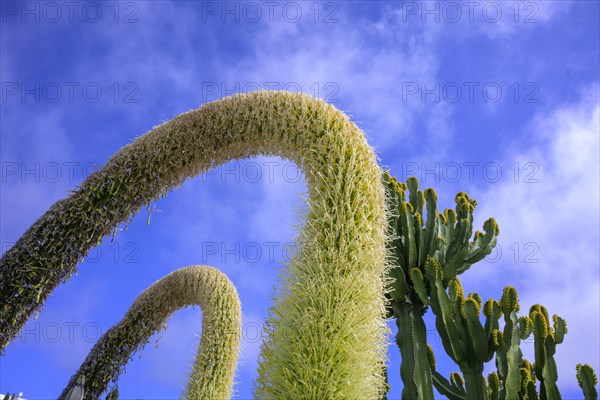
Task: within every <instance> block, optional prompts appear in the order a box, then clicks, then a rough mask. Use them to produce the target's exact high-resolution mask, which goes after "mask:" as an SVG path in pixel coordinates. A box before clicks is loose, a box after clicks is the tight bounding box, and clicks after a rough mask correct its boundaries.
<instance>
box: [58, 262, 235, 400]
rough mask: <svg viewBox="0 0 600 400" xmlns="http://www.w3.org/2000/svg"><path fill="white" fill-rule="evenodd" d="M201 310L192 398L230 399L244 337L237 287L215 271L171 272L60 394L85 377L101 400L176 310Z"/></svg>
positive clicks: (91, 394)
mask: <svg viewBox="0 0 600 400" xmlns="http://www.w3.org/2000/svg"><path fill="white" fill-rule="evenodd" d="M189 305H198V306H200V308H201V309H202V338H201V340H200V345H199V346H198V353H197V355H196V360H195V361H194V366H193V369H192V373H191V376H190V379H189V381H188V386H187V389H186V392H185V397H186V398H187V399H229V398H230V397H231V393H232V387H233V378H234V374H235V367H236V363H237V359H238V355H239V349H240V338H241V306H240V300H239V297H238V294H237V291H236V290H235V286H233V283H231V281H230V280H229V279H228V278H227V277H226V276H225V274H223V273H222V272H221V271H219V270H218V269H216V268H212V267H208V266H191V267H186V268H181V269H178V270H176V271H174V272H171V273H170V274H168V275H167V276H165V277H164V278H162V279H160V280H158V281H156V282H155V283H154V284H153V285H152V286H150V287H149V288H148V289H146V290H144V291H143V292H142V293H141V294H140V295H139V296H138V298H137V299H136V300H135V302H134V303H133V304H132V305H131V307H130V308H129V310H127V313H126V314H125V316H124V317H123V319H122V320H121V322H119V323H118V324H117V325H115V326H114V327H112V328H111V329H109V330H108V331H107V332H106V333H105V334H104V335H102V337H101V338H100V340H98V342H97V343H96V345H95V346H94V348H93V349H92V350H91V351H90V353H89V354H88V356H87V357H86V359H85V361H84V362H83V364H81V367H79V370H78V371H77V373H76V374H75V375H73V377H72V378H71V380H70V381H69V384H68V385H67V387H66V388H65V390H64V391H63V393H62V394H61V397H60V398H61V399H67V398H68V396H67V395H68V393H69V391H70V390H71V388H73V387H75V386H76V385H77V381H78V379H79V378H80V377H82V376H85V381H84V393H85V398H86V399H97V398H99V397H100V395H101V394H102V393H103V392H104V391H105V390H106V388H107V386H108V385H109V383H111V382H112V383H113V384H116V383H117V379H118V378H119V375H120V374H121V372H122V371H123V369H124V367H125V365H126V364H127V362H129V360H130V359H131V358H132V356H133V353H135V352H136V351H137V350H138V349H141V348H142V347H143V346H144V345H145V344H146V343H148V341H149V340H150V337H151V336H152V335H153V334H154V333H156V332H158V331H160V330H161V328H163V327H164V325H165V324H166V320H167V319H168V318H169V317H170V316H171V314H173V313H174V312H175V311H177V310H179V309H181V308H183V307H186V306H189Z"/></svg>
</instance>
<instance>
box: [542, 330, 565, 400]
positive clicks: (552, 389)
mask: <svg viewBox="0 0 600 400" xmlns="http://www.w3.org/2000/svg"><path fill="white" fill-rule="evenodd" d="M544 352H545V357H544V359H545V363H544V367H543V369H542V376H543V378H544V387H545V391H546V396H547V397H546V398H547V399H548V400H560V399H561V395H560V392H559V390H558V386H556V381H557V380H558V371H557V369H556V361H554V353H555V352H556V343H555V342H554V340H553V338H552V337H551V336H550V335H549V336H548V337H547V338H546V340H545V343H544ZM536 363H537V361H536Z"/></svg>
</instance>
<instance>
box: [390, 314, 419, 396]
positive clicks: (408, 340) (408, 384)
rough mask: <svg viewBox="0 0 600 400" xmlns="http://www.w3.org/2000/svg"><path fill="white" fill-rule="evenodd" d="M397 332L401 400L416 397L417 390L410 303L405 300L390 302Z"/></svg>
mask: <svg viewBox="0 0 600 400" xmlns="http://www.w3.org/2000/svg"><path fill="white" fill-rule="evenodd" d="M392 308H393V309H394V316H395V317H396V325H397V326H398V333H397V334H396V344H397V345H398V349H400V355H401V357H402V363H401V364H400V377H401V378H402V382H403V383H404V387H403V388H402V400H410V399H418V398H419V397H418V390H417V386H416V383H415V381H414V378H413V371H414V369H415V358H414V345H413V342H414V340H415V338H414V335H413V329H412V319H411V316H410V304H409V303H406V302H402V303H396V302H394V303H393V304H392Z"/></svg>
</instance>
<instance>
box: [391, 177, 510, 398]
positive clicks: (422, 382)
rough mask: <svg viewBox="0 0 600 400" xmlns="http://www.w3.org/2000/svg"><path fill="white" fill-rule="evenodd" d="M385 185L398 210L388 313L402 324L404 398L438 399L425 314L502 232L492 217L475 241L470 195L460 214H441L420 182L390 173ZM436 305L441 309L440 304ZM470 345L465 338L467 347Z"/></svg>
mask: <svg viewBox="0 0 600 400" xmlns="http://www.w3.org/2000/svg"><path fill="white" fill-rule="evenodd" d="M384 183H385V187H386V191H387V193H388V196H387V198H388V206H389V207H390V208H391V209H392V210H394V212H393V213H391V214H390V216H389V219H388V229H389V231H388V234H389V235H390V237H391V238H392V240H391V241H389V242H388V256H389V258H390V263H391V264H392V265H393V267H392V268H391V269H390V270H389V276H390V278H391V279H392V280H394V281H395V282H394V283H393V284H392V287H391V291H390V294H389V297H390V300H391V310H388V316H392V315H393V316H394V317H395V318H396V323H397V325H398V334H397V336H396V343H397V344H398V347H399V349H400V353H401V355H402V366H401V369H400V375H401V377H402V380H403V382H404V389H403V391H402V398H403V399H417V398H422V399H428V398H433V386H432V384H433V381H434V378H435V377H432V375H431V368H430V365H429V363H428V362H427V337H426V334H427V333H426V327H425V322H424V320H423V315H424V314H425V312H426V311H427V309H428V307H429V305H430V301H431V300H430V298H431V296H432V293H434V294H435V292H437V291H438V290H441V291H445V290H446V288H448V285H449V284H450V283H451V282H452V281H453V280H454V279H455V278H456V277H457V275H459V274H461V273H463V272H464V271H466V270H467V269H469V268H470V267H471V265H473V264H474V263H476V262H478V261H480V260H482V259H483V258H484V257H485V256H486V255H488V254H489V253H490V252H491V251H492V249H493V248H494V246H495V245H496V238H497V236H498V234H499V230H498V226H497V224H496V222H495V221H494V220H493V219H492V218H490V219H489V220H487V221H486V222H485V224H484V227H483V228H484V232H485V233H481V232H479V231H477V232H475V235H474V238H473V240H472V241H471V237H472V235H473V211H474V209H475V206H476V205H477V203H476V202H475V200H472V199H471V198H470V197H469V196H468V195H467V194H466V193H463V192H461V193H459V194H458V195H457V196H456V210H452V209H446V210H445V211H444V213H443V214H442V213H440V212H438V207H437V194H436V193H435V191H434V190H433V189H426V190H425V192H422V191H420V190H418V181H417V179H416V178H409V179H408V181H407V184H403V183H400V182H398V181H397V180H396V179H395V178H394V177H392V176H391V175H390V174H389V173H388V172H387V171H386V172H384ZM407 189H408V193H407ZM425 210H426V211H427V218H426V219H425V213H424V211H425ZM429 267H431V268H429ZM436 271H437V272H436ZM437 278H439V282H437V281H436V279H437ZM456 282H458V281H456ZM438 285H439V289H438ZM461 290H462V289H461ZM479 303H480V302H479ZM431 306H432V307H437V304H431ZM444 307H445V306H444ZM458 307H459V308H461V307H466V308H465V309H466V312H468V313H471V312H474V309H473V307H474V305H473V304H471V302H469V304H467V305H465V306H463V305H462V304H459V306H458ZM479 307H481V304H479ZM434 312H435V310H434ZM440 324H441V325H440V326H438V329H440V327H443V323H442V322H440ZM465 329H466V328H465ZM448 334H451V333H448ZM447 340H449V339H448V338H447ZM465 340H466V339H461V343H462V345H463V346H464V345H466V344H465V343H464V341H465ZM454 346H457V344H454ZM486 356H487V354H486ZM490 357H491V356H490ZM455 361H456V360H455ZM473 373H474V374H478V373H480V372H477V373H476V372H473ZM470 383H472V382H471V381H469V384H470ZM474 383H475V384H479V383H478V382H477V381H475V382H474Z"/></svg>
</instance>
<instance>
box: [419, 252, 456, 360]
mask: <svg viewBox="0 0 600 400" xmlns="http://www.w3.org/2000/svg"><path fill="white" fill-rule="evenodd" d="M428 263H429V265H428V269H429V273H428V274H427V275H428V279H429V280H430V282H433V288H432V290H431V298H430V304H431V309H432V310H433V312H434V314H435V315H436V318H435V323H436V328H437V331H438V333H439V334H440V337H441V338H442V344H443V345H444V349H445V350H446V353H448V355H449V356H450V357H451V358H452V359H453V360H454V361H455V362H456V363H458V364H460V362H461V361H462V357H463V354H464V351H463V350H462V349H463V348H464V339H463V337H461V336H460V334H459V330H458V327H457V326H456V324H455V322H454V320H453V319H452V315H451V313H452V312H451V307H452V303H451V301H450V298H449V297H448V293H446V290H444V288H443V287H442V281H441V276H440V275H441V266H440V265H439V264H437V262H436V261H434V260H430V261H429V262H428ZM436 264H437V266H436ZM433 269H439V270H440V272H439V273H435V274H434V273H433V272H431V270H433Z"/></svg>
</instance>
